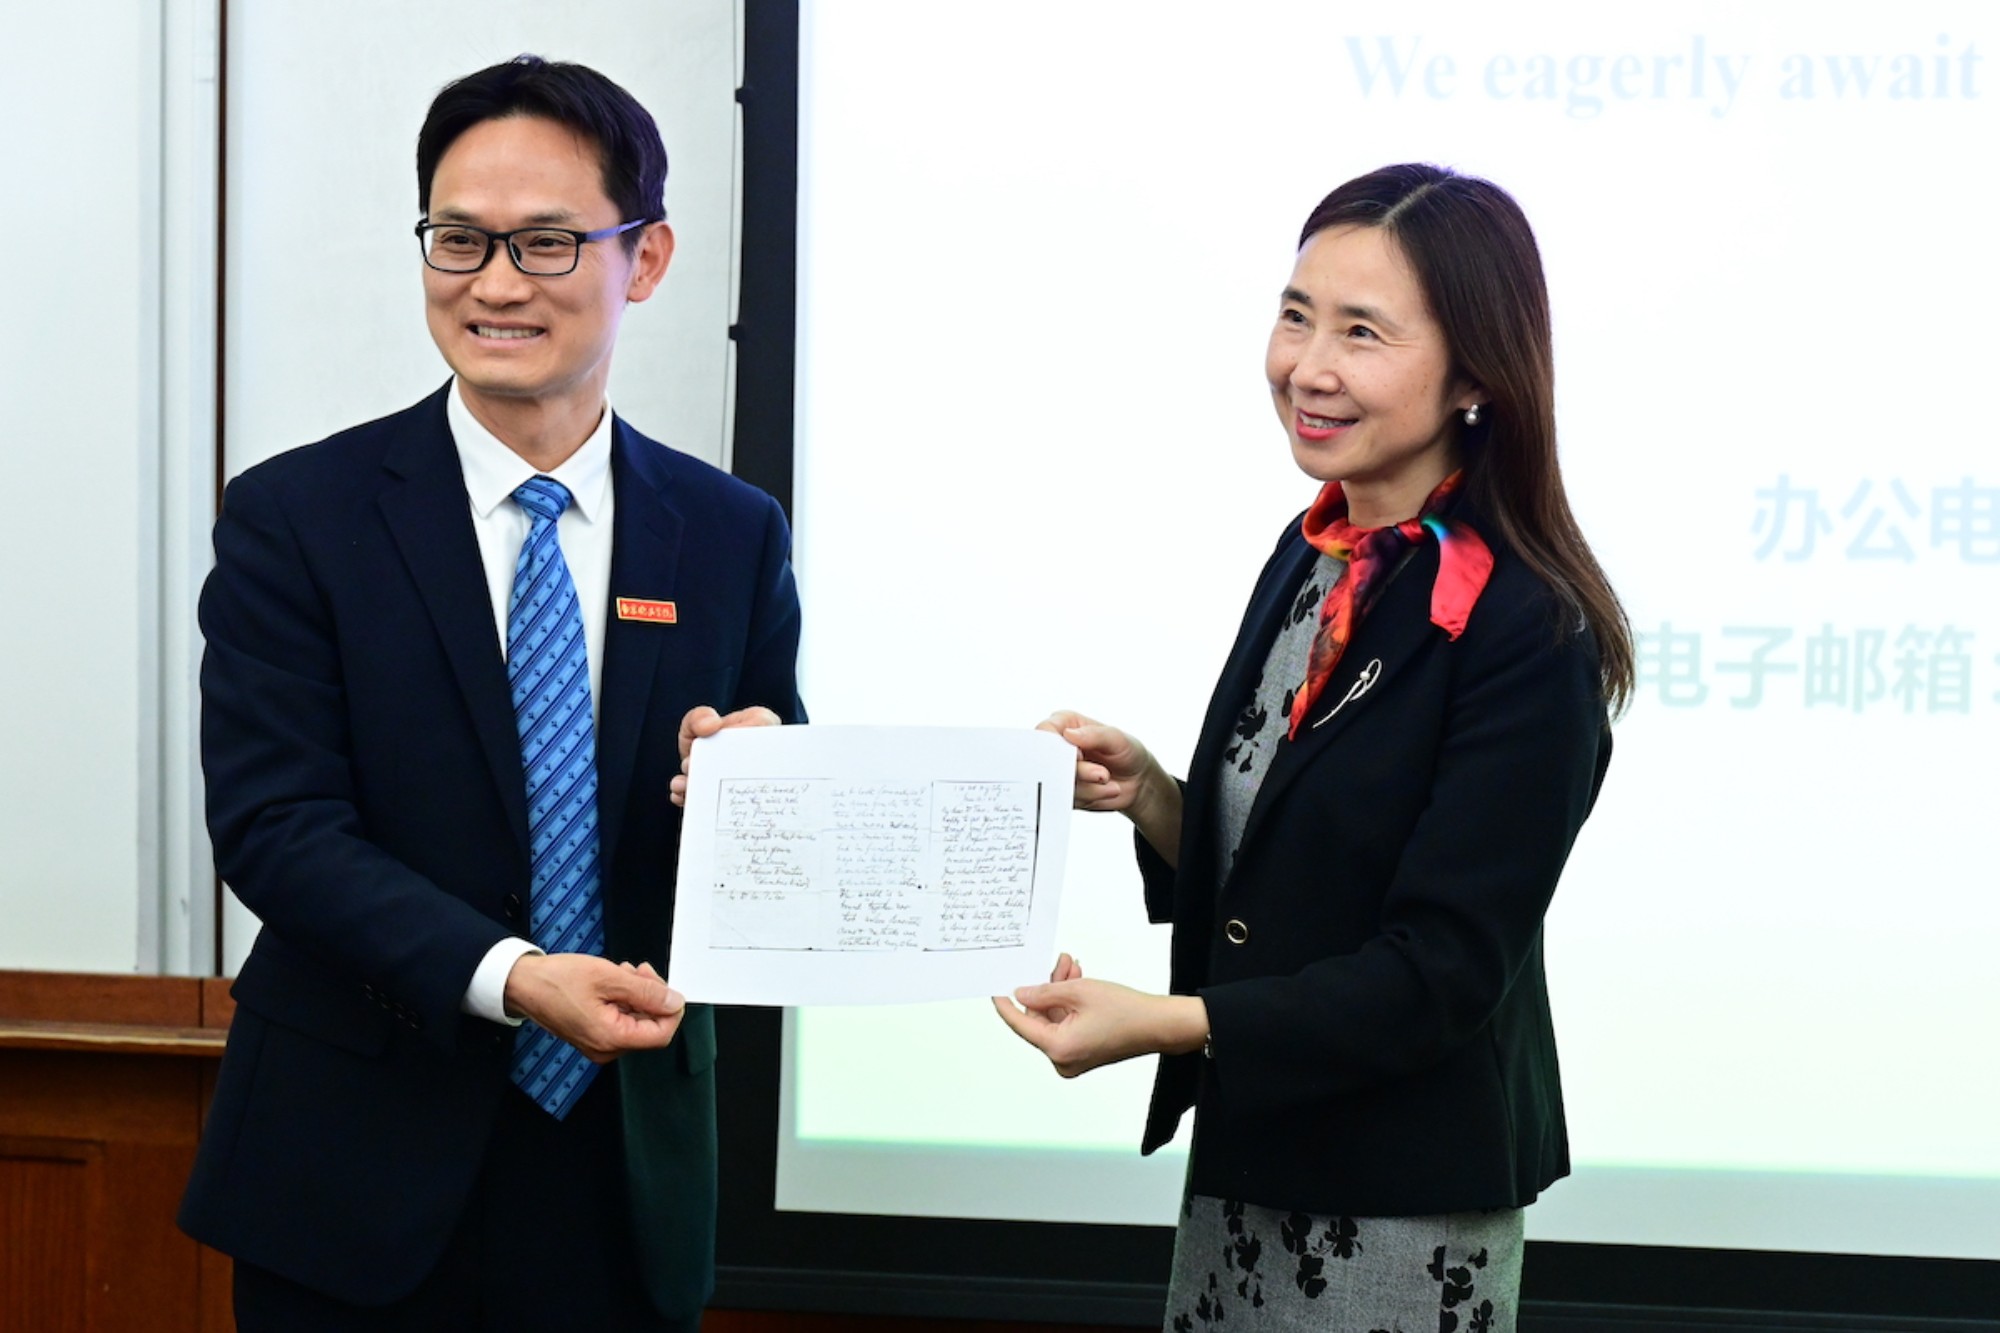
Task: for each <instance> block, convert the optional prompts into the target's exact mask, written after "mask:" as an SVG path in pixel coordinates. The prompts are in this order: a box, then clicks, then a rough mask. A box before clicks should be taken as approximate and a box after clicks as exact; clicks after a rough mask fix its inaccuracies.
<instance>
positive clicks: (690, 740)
mask: <svg viewBox="0 0 2000 1333" xmlns="http://www.w3.org/2000/svg"><path fill="white" fill-rule="evenodd" d="M784 722H785V720H784V719H783V718H781V717H779V716H778V715H777V714H776V713H774V712H772V711H771V710H770V709H768V708H739V709H737V710H736V711H735V712H733V713H730V714H727V715H724V714H722V713H718V712H716V711H715V710H714V709H713V708H710V707H709V706H708V705H707V704H703V705H702V706H701V707H699V708H690V709H689V710H688V715H687V716H686V717H684V718H682V719H681V737H680V740H681V772H680V776H679V777H677V778H675V779H674V780H673V781H672V782H670V783H668V784H667V799H668V800H670V801H672V802H673V803H674V804H675V805H679V806H685V805H686V804H687V803H688V798H687V791H688V780H687V771H688V755H689V754H691V753H692V752H693V751H694V743H695V742H696V741H698V740H700V739H701V738H702V737H704V736H713V735H714V734H715V733H716V732H718V731H722V730H724V729H725V728H728V727H778V726H783V725H784Z"/></svg>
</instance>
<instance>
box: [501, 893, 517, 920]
mask: <svg viewBox="0 0 2000 1333" xmlns="http://www.w3.org/2000/svg"><path fill="white" fill-rule="evenodd" d="M500 905H501V906H502V907H504V908H506V909H507V919H508V920H509V921H519V920H520V919H521V895H520V894H518V893H510V894H508V895H507V896H506V897H505V898H504V899H502V900H501V902H500Z"/></svg>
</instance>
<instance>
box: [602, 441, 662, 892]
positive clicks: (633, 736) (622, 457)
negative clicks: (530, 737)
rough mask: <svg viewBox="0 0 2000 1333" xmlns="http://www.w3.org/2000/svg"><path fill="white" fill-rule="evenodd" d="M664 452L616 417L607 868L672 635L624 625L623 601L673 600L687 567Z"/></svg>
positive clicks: (607, 645)
mask: <svg viewBox="0 0 2000 1333" xmlns="http://www.w3.org/2000/svg"><path fill="white" fill-rule="evenodd" d="M658 447H659V446H657V445H654V444H652V443H651V442H649V441H645V440H642V439H639V438H637V437H635V436H634V434H633V432H632V429H631V427H629V426H627V425H626V424H625V422H624V421H623V420H622V419H617V418H614V419H613V434H612V449H611V485H612V488H613V494H614V496H615V506H614V509H613V513H614V518H613V527H612V534H611V587H610V589H609V590H608V594H607V595H608V596H609V597H610V599H611V606H610V607H609V608H608V612H609V614H608V618H607V620H606V622H605V630H604V682H603V690H604V698H603V700H602V701H601V706H600V708H599V713H600V718H601V720H600V722H599V725H598V729H597V821H598V833H597V838H598V847H599V854H600V855H601V856H602V858H603V862H604V864H605V865H606V866H610V865H614V864H616V862H615V860H614V855H615V853H616V851H617V847H618V836H619V834H620V833H621V832H622V831H623V830H624V823H625V809H626V806H627V805H628V804H629V803H630V802H629V798H630V794H631V793H630V787H631V785H632V770H633V766H634V765H635V763H636V762H637V759H638V753H639V737H640V734H641V733H642V731H643V730H644V727H645V721H646V710H647V708H648V706H649V705H650V704H651V702H652V698H653V681H654V679H655V677H656V675H657V673H658V666H659V660H660V653H661V651H662V645H664V644H665V643H666V641H667V639H668V638H669V637H670V635H671V631H670V630H667V629H666V628H665V627H664V626H661V625H658V624H654V623H651V622H648V621H640V620H621V619H620V618H619V616H618V599H619V598H621V597H632V598H640V599H643V600H646V601H660V602H665V601H671V600H673V597H674V576H675V572H676V570H677V569H678V567H679V564H680V550H681V530H682V520H681V516H680V514H679V513H678V512H677V511H676V510H675V509H674V508H673V507H672V506H671V505H670V504H668V503H667V499H666V495H665V492H666V489H667V486H668V482H667V477H666V474H665V472H664V470H663V469H661V468H660V467H659V466H658V465H657V462H656V460H655V459H654V457H653V456H652V454H651V453H650V451H651V450H653V449H656V448H658ZM677 720H678V719H677ZM659 798H660V800H661V801H662V802H664V801H665V800H666V799H667V794H666V793H665V792H664V791H663V792H661V793H659Z"/></svg>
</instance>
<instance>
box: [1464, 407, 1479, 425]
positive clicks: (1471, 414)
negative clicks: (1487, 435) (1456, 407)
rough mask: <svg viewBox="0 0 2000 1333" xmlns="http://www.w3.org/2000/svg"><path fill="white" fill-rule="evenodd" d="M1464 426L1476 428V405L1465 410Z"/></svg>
mask: <svg viewBox="0 0 2000 1333" xmlns="http://www.w3.org/2000/svg"><path fill="white" fill-rule="evenodd" d="M1465 424H1466V425H1468V426H1477V425H1478V424H1479V404H1478V403H1474V404H1473V405H1472V406H1471V407H1468V408H1466V409H1465Z"/></svg>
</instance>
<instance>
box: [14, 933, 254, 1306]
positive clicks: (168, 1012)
mask: <svg viewBox="0 0 2000 1333" xmlns="http://www.w3.org/2000/svg"><path fill="white" fill-rule="evenodd" d="M202 998H203V997H202V987H201V983H199V982H198V981H195V980H193V979H190V978H177V977H124V976H65V975H58V974H50V973H19V972H15V973H0V1329H5V1330H9V1333H11V1330H14V1329H22V1330H31V1331H32V1333H45V1331H46V1333H70V1331H71V1330H76V1331H77V1333H126V1331H127V1330H130V1331H131V1333H141V1331H143V1333H197V1331H198V1330H199V1331H200V1333H227V1326H226V1325H223V1326H217V1325H213V1324H210V1325H207V1326H203V1325H202V1324H200V1323H199V1322H198V1320H199V1318H200V1314H201V1309H202V1307H201V1305H200V1295H201V1291H202V1282H203V1278H204V1273H205V1269H204V1265H203V1261H202V1257H201V1249H200V1247H199V1246H197V1245H196V1244H195V1243H194V1242H193V1241H192V1240H190V1239H188V1238H187V1237H186V1236H184V1235H182V1234H181V1233H180V1231H179V1230H178V1229H177V1228H176V1227H175V1226H174V1212H175V1209H176V1208H177V1207H178V1206H179V1203H180V1195H181V1190H182V1188H183V1187H184V1186H185V1185H186V1183H187V1177H188V1171H189V1170H190V1168H191V1167H192V1166H193V1165H194V1148H195V1141H196V1139H197V1136H198V1135H199V1134H200V1132H201V1108H202V1098H203V1095H204V1091H205V1089H206V1088H207V1086H208V1085H209V1083H210V1081H211V1080H212V1078H213V1070H214V1066H215V1056H216V1055H217V1054H218V1053H219V1052H220V1049H221V1043H220V1040H219V1034H218V1033H217V1032H215V1031H214V1030H212V1029H211V1030H209V1031H206V1032H204V1031H202V1030H201V1028H200V1022H201V1017H202Z"/></svg>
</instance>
